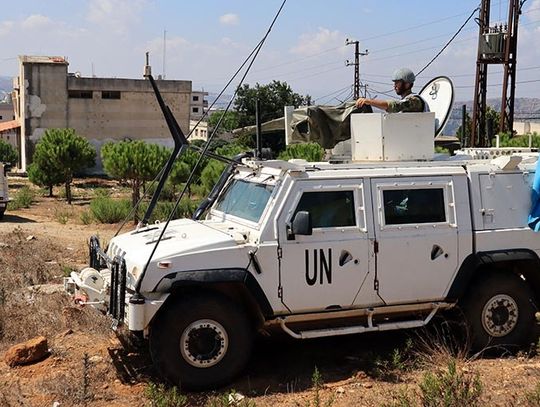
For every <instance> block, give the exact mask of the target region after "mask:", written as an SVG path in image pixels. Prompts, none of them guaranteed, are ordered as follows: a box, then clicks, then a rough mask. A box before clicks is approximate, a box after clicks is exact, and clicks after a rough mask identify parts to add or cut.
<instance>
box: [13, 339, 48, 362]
mask: <svg viewBox="0 0 540 407" xmlns="http://www.w3.org/2000/svg"><path fill="white" fill-rule="evenodd" d="M48 355H49V348H48V346H47V338H45V337H43V336H38V337H36V338H33V339H30V340H29V341H26V342H24V343H19V344H18V345H15V346H12V347H11V348H9V349H8V350H7V352H6V353H5V355H4V361H5V362H6V364H7V365H8V366H11V367H14V366H17V365H27V364H29V363H33V362H37V361H39V360H42V359H44V358H45V357H47V356H48Z"/></svg>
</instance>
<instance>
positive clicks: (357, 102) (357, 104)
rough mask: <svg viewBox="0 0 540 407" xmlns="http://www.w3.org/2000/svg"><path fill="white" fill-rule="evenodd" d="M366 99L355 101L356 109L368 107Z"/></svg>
mask: <svg viewBox="0 0 540 407" xmlns="http://www.w3.org/2000/svg"><path fill="white" fill-rule="evenodd" d="M368 100H369V99H368V98H359V99H358V100H357V101H356V107H362V106H364V105H369V102H368Z"/></svg>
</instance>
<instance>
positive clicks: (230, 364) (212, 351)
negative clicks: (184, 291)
mask: <svg viewBox="0 0 540 407" xmlns="http://www.w3.org/2000/svg"><path fill="white" fill-rule="evenodd" d="M164 306H165V307H167V308H166V309H165V310H163V312H162V313H161V314H160V315H158V317H157V319H156V321H154V322H153V323H152V326H151V329H150V354H151V356H152V360H153V362H154V364H155V365H156V367H157V369H158V371H159V373H160V374H161V375H162V376H163V377H164V378H165V379H167V380H169V381H170V382H171V383H173V384H174V385H177V386H181V388H183V389H188V390H205V389H210V388H216V387H218V386H221V385H223V384H226V383H228V382H230V381H231V380H232V379H233V378H234V377H236V376H237V375H238V374H239V373H240V372H241V371H242V370H243V368H244V367H245V365H246V363H247V361H248V359H249V357H250V354H251V348H252V345H253V330H252V328H251V325H250V323H249V321H248V318H247V317H246V315H245V313H244V312H243V310H242V309H241V308H240V307H238V306H237V305H236V304H234V303H233V302H231V301H230V300H228V299H227V298H224V297H220V296H218V295H216V296H214V295H204V296H197V297H187V298H183V299H181V300H175V301H173V302H171V303H169V304H165V305H164Z"/></svg>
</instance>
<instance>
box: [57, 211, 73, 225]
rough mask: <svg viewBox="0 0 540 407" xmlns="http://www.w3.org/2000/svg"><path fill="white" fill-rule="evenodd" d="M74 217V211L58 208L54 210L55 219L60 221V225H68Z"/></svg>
mask: <svg viewBox="0 0 540 407" xmlns="http://www.w3.org/2000/svg"><path fill="white" fill-rule="evenodd" d="M72 216H73V211H70V210H67V209H59V208H56V209H55V210H54V217H55V218H56V220H57V221H58V223H61V224H62V225H65V224H66V223H68V221H69V219H70V218H71V217H72Z"/></svg>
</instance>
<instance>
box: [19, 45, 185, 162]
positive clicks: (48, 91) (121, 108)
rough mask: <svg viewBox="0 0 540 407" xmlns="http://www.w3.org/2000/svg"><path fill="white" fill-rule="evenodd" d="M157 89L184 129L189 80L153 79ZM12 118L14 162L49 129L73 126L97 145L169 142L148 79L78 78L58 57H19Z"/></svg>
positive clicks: (26, 154)
mask: <svg viewBox="0 0 540 407" xmlns="http://www.w3.org/2000/svg"><path fill="white" fill-rule="evenodd" d="M158 86H159V89H160V91H161V93H162V95H163V99H164V100H165V103H167V104H168V105H169V106H170V108H171V110H172V112H173V114H174V115H175V117H176V119H177V121H178V123H179V125H180V126H181V128H182V129H188V128H189V119H190V107H191V103H190V101H191V97H192V95H191V81H184V80H159V81H158ZM13 103H14V106H15V119H16V120H17V121H18V122H19V123H20V134H21V137H20V147H21V162H20V164H21V165H20V167H21V169H22V170H23V171H24V170H25V169H26V166H27V164H28V163H29V162H31V154H32V152H33V145H34V143H36V142H37V141H38V140H39V138H40V137H42V135H43V134H44V133H45V131H46V130H47V129H49V128H73V129H75V131H76V132H77V133H78V134H79V135H81V136H84V137H86V138H87V139H88V140H89V141H90V142H91V143H92V144H93V145H94V146H95V147H96V149H97V150H98V165H97V166H96V169H97V170H99V169H100V168H101V163H100V160H99V149H100V147H101V145H102V144H103V143H105V142H107V141H116V140H125V139H131V140H145V141H148V142H155V143H159V144H162V145H167V146H172V139H171V136H170V134H169V131H168V128H167V125H166V123H165V120H164V118H163V114H162V112H161V110H160V109H159V106H158V104H157V101H156V98H155V95H154V92H153V90H152V87H151V85H150V82H149V81H147V80H144V79H117V78H84V77H80V75H78V74H71V73H68V62H67V61H66V60H65V58H62V57H40V56H20V57H19V75H18V77H16V78H14V84H13Z"/></svg>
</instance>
